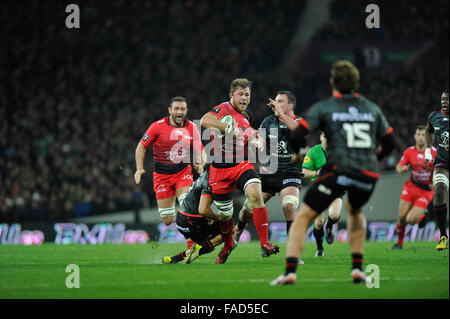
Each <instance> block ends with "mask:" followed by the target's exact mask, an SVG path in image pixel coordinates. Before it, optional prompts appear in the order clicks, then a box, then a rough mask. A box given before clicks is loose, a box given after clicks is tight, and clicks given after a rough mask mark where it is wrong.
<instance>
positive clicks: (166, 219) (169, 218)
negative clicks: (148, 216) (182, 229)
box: [161, 216, 175, 226]
mask: <svg viewBox="0 0 450 319" xmlns="http://www.w3.org/2000/svg"><path fill="white" fill-rule="evenodd" d="M161 220H162V222H163V223H164V224H165V225H167V226H169V225H170V224H172V223H173V222H174V221H175V216H165V217H161Z"/></svg>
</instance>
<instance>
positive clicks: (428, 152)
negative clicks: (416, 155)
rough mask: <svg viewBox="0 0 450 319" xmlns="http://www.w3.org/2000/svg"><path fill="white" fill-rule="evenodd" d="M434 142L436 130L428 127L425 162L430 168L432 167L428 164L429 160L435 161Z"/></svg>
mask: <svg viewBox="0 0 450 319" xmlns="http://www.w3.org/2000/svg"><path fill="white" fill-rule="evenodd" d="M433 143H434V132H431V131H430V128H429V127H427V129H426V130H425V160H424V164H425V167H426V168H427V169H428V170H431V169H432V168H431V167H430V165H428V162H430V161H433V156H432V155H431V146H432V145H433Z"/></svg>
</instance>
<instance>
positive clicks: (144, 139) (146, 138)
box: [142, 133, 150, 142]
mask: <svg viewBox="0 0 450 319" xmlns="http://www.w3.org/2000/svg"><path fill="white" fill-rule="evenodd" d="M149 137H150V136H148V134H147V133H145V134H144V136H142V140H143V141H144V142H147V140H148V138H149Z"/></svg>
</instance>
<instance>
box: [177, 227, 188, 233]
mask: <svg viewBox="0 0 450 319" xmlns="http://www.w3.org/2000/svg"><path fill="white" fill-rule="evenodd" d="M176 226H177V229H179V230H181V231H182V232H185V233H189V228H187V227H181V226H178V225H176Z"/></svg>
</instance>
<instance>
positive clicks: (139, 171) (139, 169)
mask: <svg viewBox="0 0 450 319" xmlns="http://www.w3.org/2000/svg"><path fill="white" fill-rule="evenodd" d="M146 151H147V149H146V148H145V147H144V146H143V145H142V144H141V143H138V145H137V147H136V152H135V159H136V173H134V181H135V182H136V184H139V183H140V182H141V176H142V175H143V174H145V170H144V159H145V152H146Z"/></svg>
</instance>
